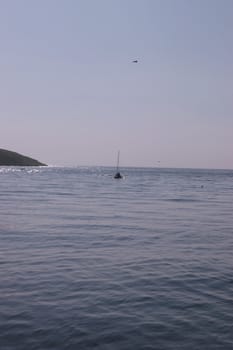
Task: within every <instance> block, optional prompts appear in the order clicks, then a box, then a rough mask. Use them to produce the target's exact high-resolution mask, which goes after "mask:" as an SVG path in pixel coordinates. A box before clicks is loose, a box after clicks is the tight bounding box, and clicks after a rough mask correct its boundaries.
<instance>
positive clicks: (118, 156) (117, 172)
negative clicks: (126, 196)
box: [114, 151, 122, 179]
mask: <svg viewBox="0 0 233 350" xmlns="http://www.w3.org/2000/svg"><path fill="white" fill-rule="evenodd" d="M119 160H120V151H118V154H117V167H116V174H115V175H114V179H122V175H121V173H120V171H119Z"/></svg>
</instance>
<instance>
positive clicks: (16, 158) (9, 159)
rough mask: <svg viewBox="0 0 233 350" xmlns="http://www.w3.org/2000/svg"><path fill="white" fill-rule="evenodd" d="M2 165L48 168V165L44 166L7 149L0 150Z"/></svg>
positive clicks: (0, 163)
mask: <svg viewBox="0 0 233 350" xmlns="http://www.w3.org/2000/svg"><path fill="white" fill-rule="evenodd" d="M1 165H8V166H11V165H12V166H17V165H19V166H46V164H43V163H41V162H39V161H38V160H36V159H33V158H30V157H27V156H24V155H22V154H19V153H16V152H12V151H8V150H5V149H0V166H1Z"/></svg>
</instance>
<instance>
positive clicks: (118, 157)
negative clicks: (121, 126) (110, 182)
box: [116, 151, 120, 173]
mask: <svg viewBox="0 0 233 350" xmlns="http://www.w3.org/2000/svg"><path fill="white" fill-rule="evenodd" d="M119 160H120V151H118V153H117V168H116V172H117V173H118V172H119Z"/></svg>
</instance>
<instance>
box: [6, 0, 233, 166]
mask: <svg viewBox="0 0 233 350" xmlns="http://www.w3.org/2000/svg"><path fill="white" fill-rule="evenodd" d="M0 48H1V54H0V73H1V79H0V99H1V100H0V118H1V123H0V140H1V143H0V148H6V149H9V150H14V151H17V152H20V153H23V154H26V155H29V156H32V157H33V158H37V159H39V160H41V161H43V162H46V163H48V164H52V165H115V163H116V154H117V150H118V149H120V150H121V165H122V166H127V165H132V166H133V165H135V166H161V167H203V168H233V0H0ZM133 59H138V60H139V63H137V64H134V63H132V60H133ZM158 161H160V163H158Z"/></svg>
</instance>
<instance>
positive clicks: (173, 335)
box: [0, 167, 233, 350]
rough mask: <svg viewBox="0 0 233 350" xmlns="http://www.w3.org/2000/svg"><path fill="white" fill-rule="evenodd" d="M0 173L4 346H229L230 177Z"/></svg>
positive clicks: (148, 172)
mask: <svg viewBox="0 0 233 350" xmlns="http://www.w3.org/2000/svg"><path fill="white" fill-rule="evenodd" d="M114 172H115V169H114V168H110V167H70V168H64V167H34V168H33V167H0V349H1V350H73V349H74V350H76V349H81V350H82V349H84V350H85V349H98V350H137V349H140V350H141V349H142V350H146V349H148V350H149V349H155V350H160V349H161V350H176V349H177V350H178V349H179V350H182V349H184V350H187V349H188V350H192V349H193V350H215V349H216V350H219V349H224V350H228V349H229V350H230V349H231V350H232V349H233V170H204V169H163V168H159V167H158V168H132V167H131V168H122V169H121V173H122V175H123V179H120V180H119V179H118V180H116V179H114V178H113V176H114Z"/></svg>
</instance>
